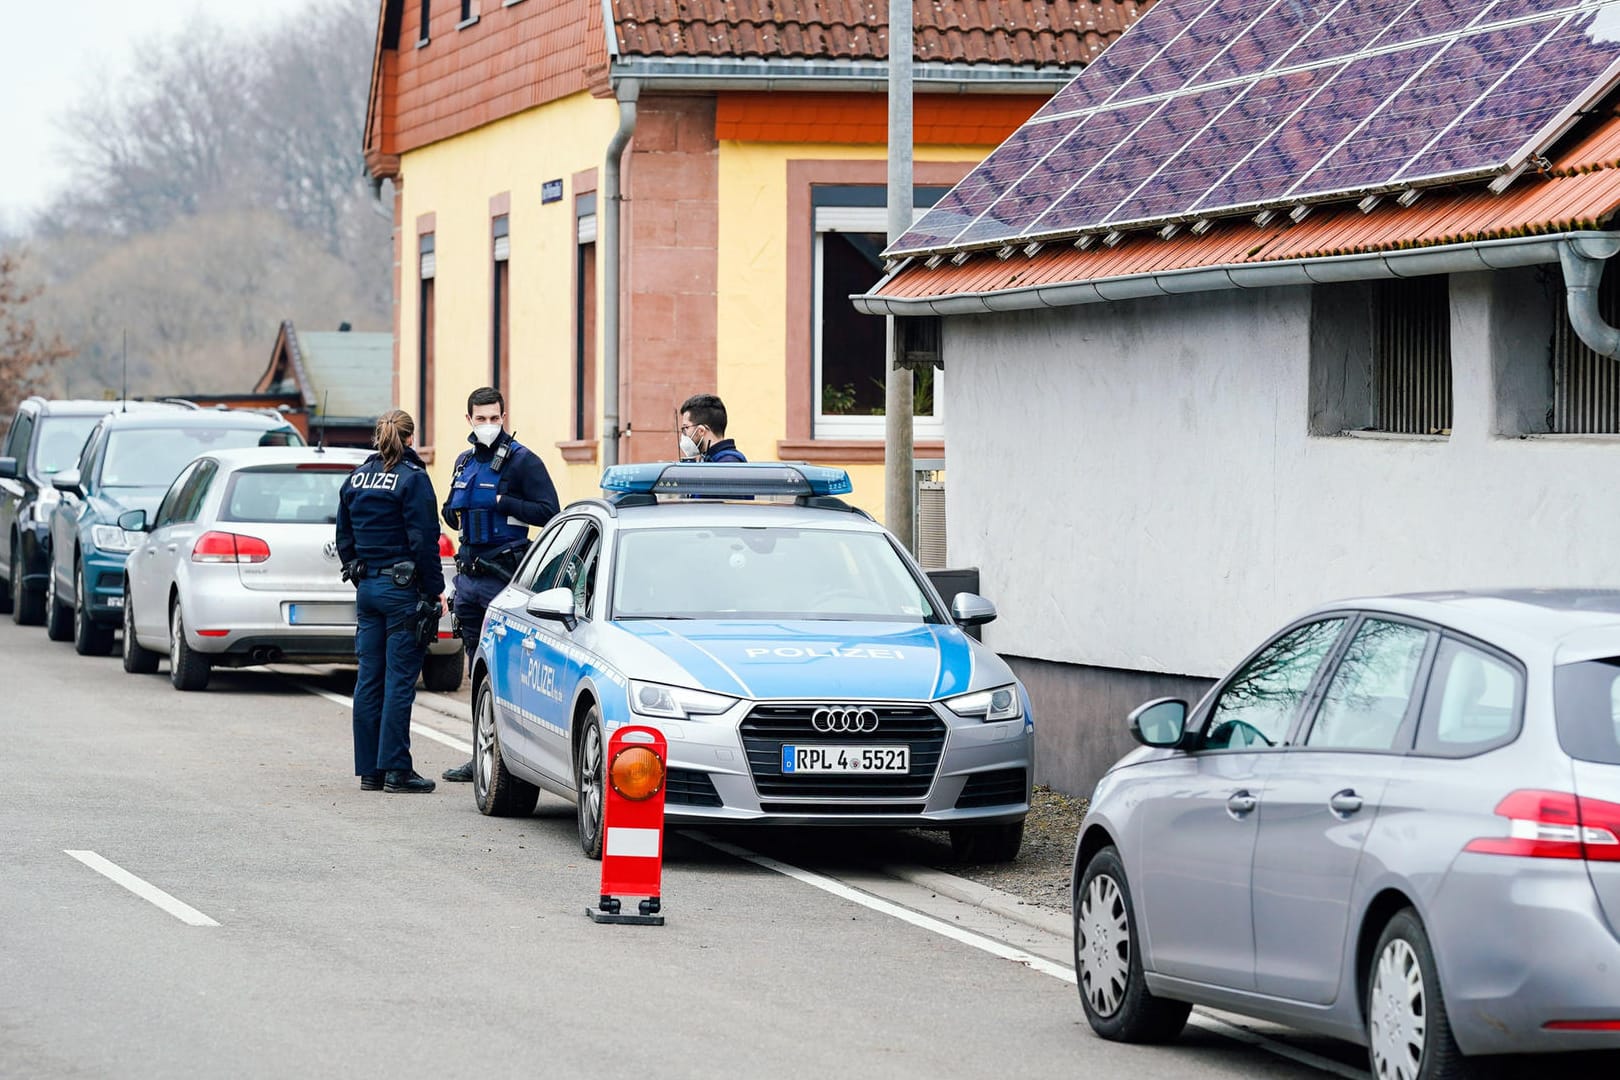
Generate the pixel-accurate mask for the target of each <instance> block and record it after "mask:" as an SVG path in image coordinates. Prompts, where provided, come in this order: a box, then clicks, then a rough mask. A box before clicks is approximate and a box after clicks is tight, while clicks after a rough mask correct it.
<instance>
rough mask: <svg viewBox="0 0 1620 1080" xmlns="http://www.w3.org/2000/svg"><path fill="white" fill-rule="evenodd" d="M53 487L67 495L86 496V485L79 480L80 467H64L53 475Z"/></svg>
mask: <svg viewBox="0 0 1620 1080" xmlns="http://www.w3.org/2000/svg"><path fill="white" fill-rule="evenodd" d="M51 487H53V488H55V489H56V490H57V491H60V492H62V493H63V494H65V495H77V496H78V497H79V498H81V499H82V498H84V485H83V484H81V483H80V482H79V470H78V469H63V470H62V471H61V472H59V473H57V474H56V475H55V476H53V477H51Z"/></svg>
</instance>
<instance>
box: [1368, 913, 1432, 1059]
mask: <svg viewBox="0 0 1620 1080" xmlns="http://www.w3.org/2000/svg"><path fill="white" fill-rule="evenodd" d="M1367 1005H1368V1009H1367V1022H1368V1028H1369V1034H1370V1035H1371V1036H1372V1039H1371V1047H1370V1049H1371V1051H1372V1060H1373V1067H1374V1070H1375V1072H1374V1075H1376V1076H1377V1077H1379V1078H1380V1080H1415V1078H1416V1077H1417V1075H1418V1069H1419V1068H1420V1067H1421V1065H1422V1062H1423V1044H1424V1039H1425V1036H1426V1034H1427V1029H1428V1020H1427V1015H1426V1014H1427V1008H1426V1005H1427V1000H1426V996H1425V994H1424V992H1423V968H1422V967H1421V965H1419V964H1418V958H1417V953H1416V952H1414V951H1413V950H1412V946H1411V945H1410V944H1408V943H1407V941H1406V940H1405V939H1404V938H1393V939H1392V940H1390V942H1389V943H1388V944H1387V945H1385V946H1384V951H1383V952H1382V953H1380V954H1379V955H1378V963H1377V966H1376V967H1375V968H1374V969H1373V984H1372V992H1371V993H1370V994H1369V995H1368V1001H1367Z"/></svg>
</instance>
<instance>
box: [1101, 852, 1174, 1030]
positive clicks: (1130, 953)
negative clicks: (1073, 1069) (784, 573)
mask: <svg viewBox="0 0 1620 1080" xmlns="http://www.w3.org/2000/svg"><path fill="white" fill-rule="evenodd" d="M1139 939H1140V938H1139V935H1138V933H1137V928H1136V913H1135V912H1134V911H1133V910H1132V908H1131V890H1130V885H1129V884H1128V883H1127V882H1126V880H1125V864H1124V863H1123V862H1121V861H1120V858H1119V850H1118V849H1117V848H1115V847H1113V846H1112V845H1110V846H1108V847H1105V848H1102V849H1101V850H1099V851H1098V852H1097V853H1096V854H1094V855H1092V856H1091V861H1089V862H1088V863H1086V868H1085V870H1084V872H1082V874H1081V876H1080V885H1079V887H1078V888H1077V889H1075V892H1074V973H1075V982H1076V984H1077V985H1078V986H1079V988H1080V1004H1081V1006H1082V1007H1083V1008H1084V1009H1085V1011H1086V1020H1088V1021H1089V1022H1090V1024H1091V1030H1093V1031H1095V1032H1096V1033H1097V1034H1098V1035H1101V1036H1102V1037H1103V1038H1105V1039H1109V1040H1112V1041H1114V1042H1127V1043H1161V1042H1168V1041H1170V1040H1171V1039H1174V1038H1175V1037H1176V1036H1177V1035H1179V1034H1180V1033H1181V1029H1182V1028H1183V1027H1185V1026H1186V1024H1187V1014H1188V1013H1189V1012H1191V1011H1192V1006H1191V1005H1189V1004H1188V1003H1187V1002H1185V1001H1171V1000H1169V999H1167V998H1160V997H1155V996H1154V995H1153V993H1152V992H1151V991H1149V990H1148V988H1147V979H1146V978H1145V977H1143V975H1142V953H1141V950H1140V949H1138V948H1137V947H1136V943H1137V941H1138V940H1139Z"/></svg>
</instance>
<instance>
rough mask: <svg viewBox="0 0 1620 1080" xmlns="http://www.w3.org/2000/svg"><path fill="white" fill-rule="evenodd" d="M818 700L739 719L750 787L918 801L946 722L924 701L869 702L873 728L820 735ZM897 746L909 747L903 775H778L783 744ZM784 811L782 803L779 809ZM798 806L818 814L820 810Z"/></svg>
mask: <svg viewBox="0 0 1620 1080" xmlns="http://www.w3.org/2000/svg"><path fill="white" fill-rule="evenodd" d="M822 707H823V706H821V705H820V704H818V703H813V702H806V703H802V704H799V703H795V704H770V705H756V706H754V708H753V709H752V710H750V711H749V713H748V716H747V717H746V718H744V720H743V722H742V728H741V732H742V740H743V749H744V750H746V751H747V752H748V768H749V771H750V772H752V773H753V776H754V787H755V788H756V790H758V792H759V797H760V798H761V799H762V800H763V799H781V798H804V799H828V798H834V799H918V798H922V797H923V796H926V795H927V794H928V789H929V787H930V786H931V785H932V784H933V782H934V773H935V772H936V771H938V769H939V759H940V755H941V754H942V753H943V752H944V749H945V723H944V721H942V720H940V718H939V717H938V716H936V715H935V714H934V710H933V709H930V708H929V707H928V706H926V705H874V706H871V708H872V710H873V711H874V712H876V713H877V717H878V726H877V730H875V731H868V732H839V733H835V734H825V733H823V732H820V731H817V730H816V729H815V727H814V726H812V724H811V716H812V714H814V713H815V711H816V710H817V709H819V708H822ZM786 744H791V745H795V746H816V745H825V746H900V745H905V746H909V747H910V748H911V762H910V768H909V769H908V771H907V772H906V773H904V774H881V773H856V774H843V775H839V774H831V775H829V774H825V773H814V774H806V775H804V776H793V775H787V776H784V775H783V774H782V747H783V746H784V745H786ZM782 809H783V810H786V809H787V807H783V808H782ZM797 809H800V810H804V811H806V812H814V813H822V812H827V811H825V810H823V809H814V810H812V809H811V808H809V807H799V808H797ZM897 809H899V808H897V807H893V806H889V807H887V808H886V809H884V808H882V807H875V808H866V807H863V808H860V809H859V810H856V811H854V812H856V813H867V812H878V813H883V812H888V813H893V812H895V811H896V810H897Z"/></svg>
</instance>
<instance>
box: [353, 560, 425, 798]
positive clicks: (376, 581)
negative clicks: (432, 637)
mask: <svg viewBox="0 0 1620 1080" xmlns="http://www.w3.org/2000/svg"><path fill="white" fill-rule="evenodd" d="M416 601H417V595H416V588H415V586H405V587H401V586H398V585H395V584H394V583H393V581H392V580H390V579H389V578H388V577H386V576H384V577H367V578H363V579H361V581H360V587H359V591H358V592H357V593H356V595H355V615H356V622H357V623H358V631H357V633H356V634H355V653H356V655H357V656H358V658H359V661H360V673H359V675H358V676H357V677H356V679H355V682H354V772H355V775H356V776H368V775H370V774H372V773H377V772H385V771H387V770H390V769H410V768H411V767H412V766H411V706H412V705H413V704H415V702H416V679H417V676H419V675H421V674H422V660H423V658H424V656H425V655H426V650H425V649H424V648H423V647H422V645H421V643H420V642H418V641H417V638H416V635H415V634H414V633H413V632H412V628H411V616H412V615H413V614H414V613H415V611H416Z"/></svg>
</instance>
